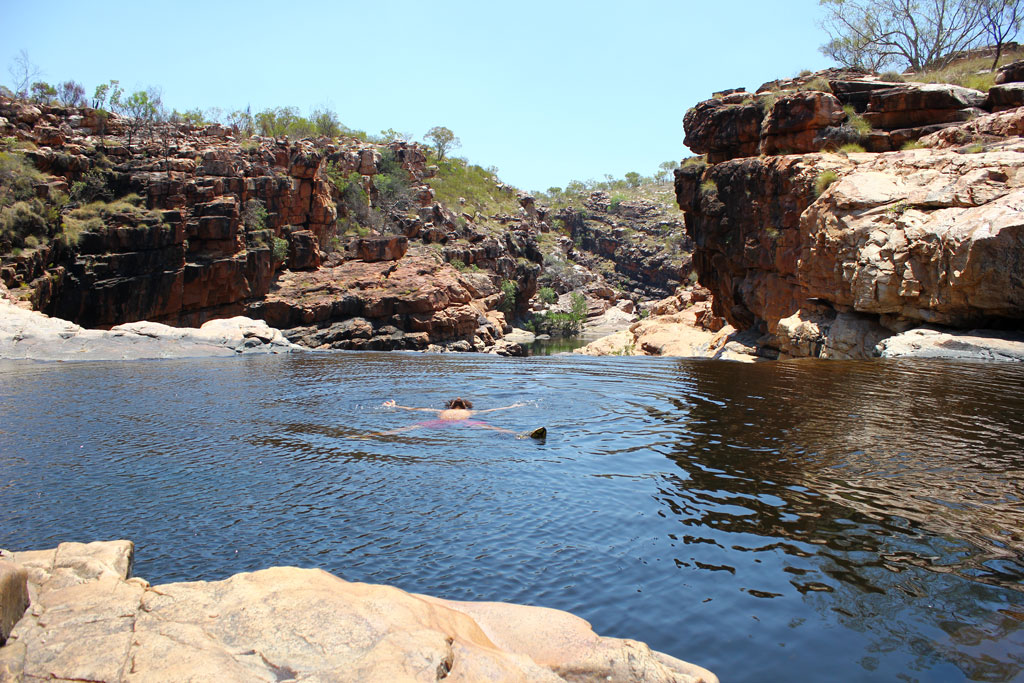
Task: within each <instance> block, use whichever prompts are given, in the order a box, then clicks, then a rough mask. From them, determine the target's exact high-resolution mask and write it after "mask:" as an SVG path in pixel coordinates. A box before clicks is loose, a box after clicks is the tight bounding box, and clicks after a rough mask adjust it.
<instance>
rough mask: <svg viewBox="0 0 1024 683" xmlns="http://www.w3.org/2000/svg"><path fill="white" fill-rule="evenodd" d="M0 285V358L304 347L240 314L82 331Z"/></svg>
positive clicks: (157, 355) (134, 356)
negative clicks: (17, 300) (18, 300)
mask: <svg viewBox="0 0 1024 683" xmlns="http://www.w3.org/2000/svg"><path fill="white" fill-rule="evenodd" d="M3 294H4V291H3V288H2V286H0V359H6V360H42V361H98V360H149V359H167V358H197V357H207V356H236V355H239V354H253V353H291V352H293V351H304V350H305V349H304V348H303V347H301V346H297V345H296V344H293V343H291V342H290V341H288V340H287V339H286V338H285V337H284V335H282V334H281V332H279V331H278V330H275V329H273V328H272V327H270V326H269V325H267V323H265V322H264V321H262V320H253V319H251V318H246V317H242V316H238V317H234V318H226V319H222V320H211V321H210V322H208V323H205V324H203V326H202V327H199V328H194V327H171V326H169V325H163V324H161V323H151V322H136V323H126V324H124V325H117V326H115V327H113V328H111V329H110V330H87V329H84V328H82V327H80V326H78V325H76V324H74V323H71V322H68V321H66V320H61V319H59V318H51V317H49V316H47V315H44V314H42V313H39V312H37V311H31V310H27V309H25V308H22V307H20V306H17V305H15V304H14V303H13V302H11V301H9V300H8V299H6V298H5V297H4V296H3Z"/></svg>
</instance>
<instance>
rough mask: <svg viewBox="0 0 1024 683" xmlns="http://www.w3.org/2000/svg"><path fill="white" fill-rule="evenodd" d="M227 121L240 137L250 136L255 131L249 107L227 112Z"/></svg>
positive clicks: (254, 123)
mask: <svg viewBox="0 0 1024 683" xmlns="http://www.w3.org/2000/svg"><path fill="white" fill-rule="evenodd" d="M228 123H229V124H230V125H231V127H232V128H234V130H235V132H236V133H237V134H238V135H241V136H242V137H246V138H249V137H252V135H253V133H255V132H256V122H255V121H253V118H252V113H251V111H250V109H249V107H246V108H245V109H244V110H242V109H236V110H235V111H233V112H231V113H230V114H228Z"/></svg>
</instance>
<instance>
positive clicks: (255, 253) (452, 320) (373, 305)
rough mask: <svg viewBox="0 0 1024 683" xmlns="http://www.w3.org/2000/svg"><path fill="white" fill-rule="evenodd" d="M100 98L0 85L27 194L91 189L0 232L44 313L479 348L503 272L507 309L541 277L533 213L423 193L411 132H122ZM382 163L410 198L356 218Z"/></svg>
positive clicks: (20, 285)
mask: <svg viewBox="0 0 1024 683" xmlns="http://www.w3.org/2000/svg"><path fill="white" fill-rule="evenodd" d="M101 114H102V113H101V112H97V111H96V110H92V109H87V108H65V107H56V106H36V105H32V104H29V103H27V102H25V101H21V100H11V99H7V98H0V136H2V137H3V138H4V139H5V141H7V143H8V147H9V148H11V149H13V148H15V146H16V149H17V150H18V152H16V153H15V152H13V151H7V152H4V154H5V155H6V159H5V160H7V161H9V160H10V158H11V157H12V156H14V155H15V154H17V155H22V156H23V157H24V158H25V159H28V160H29V161H30V162H31V164H32V166H34V167H35V168H36V169H38V170H39V171H41V172H42V173H43V176H42V180H36V181H34V186H33V191H34V193H35V194H36V196H37V198H39V199H40V200H41V201H48V202H52V201H56V200H55V198H57V197H61V198H62V199H61V200H60V201H61V202H66V201H67V193H68V192H69V191H72V195H75V194H76V193H79V194H82V192H83V191H82V188H83V186H84V187H85V190H86V192H88V191H89V190H92V191H94V192H95V193H96V195H97V196H95V197H94V196H91V195H89V194H86V195H85V198H84V199H81V200H80V201H78V202H77V205H79V206H78V208H77V209H72V210H70V211H69V210H68V208H63V209H59V206H58V207H56V208H52V207H53V205H52V204H49V205H48V206H50V207H51V208H52V210H53V211H54V212H56V211H57V210H58V209H59V210H60V211H61V213H60V215H59V216H57V217H56V218H54V219H52V221H51V222H52V223H55V224H57V225H61V222H62V221H63V224H62V227H63V228H64V232H63V233H62V234H57V235H54V233H60V230H59V229H56V228H55V227H53V226H52V225H51V227H50V228H49V233H50V235H51V236H52V237H54V238H53V239H46V236H45V235H44V236H43V239H42V240H38V239H35V238H29V239H28V240H27V241H22V240H20V239H18V238H17V237H15V238H14V239H18V243H12V242H11V241H10V238H8V241H7V243H6V244H0V279H2V281H3V282H4V283H5V284H6V285H7V286H8V287H9V288H10V289H11V290H12V292H14V293H15V294H17V295H19V296H20V297H21V298H23V299H25V300H26V301H30V302H31V304H32V305H33V307H35V308H37V309H39V310H42V311H44V312H46V313H49V314H51V315H54V316H57V317H60V318H64V319H67V320H71V321H74V322H76V323H79V324H81V325H84V326H87V327H110V326H113V325H117V324H120V323H125V322H132V321H137V320H150V321H159V322H165V323H170V324H174V325H198V324H201V323H203V322H205V321H207V320H210V319H214V318H223V317H229V316H234V315H247V316H251V317H256V318H263V319H265V320H266V321H267V322H269V323H270V324H271V325H273V326H275V327H279V328H283V329H289V337H290V338H292V339H294V340H298V341H300V342H301V343H305V344H308V345H313V346H321V347H330V348H375V349H396V348H398V349H423V348H427V347H428V346H430V345H432V344H461V346H460V347H459V348H464V349H465V350H469V349H475V350H482V349H483V348H485V347H486V346H488V345H490V344H492V343H493V342H494V340H495V339H497V338H500V337H501V335H502V331H503V330H504V329H505V328H506V327H507V323H506V321H505V319H504V316H503V314H502V313H501V312H500V311H499V310H498V308H499V307H500V306H502V305H503V304H504V296H503V295H502V293H501V290H500V287H499V284H500V282H501V281H502V280H506V279H509V280H513V281H515V282H516V283H517V296H516V301H515V302H510V303H509V305H508V306H506V310H510V311H512V312H514V311H516V310H522V309H525V306H526V302H527V301H528V300H529V298H530V297H531V296H532V295H533V294H534V292H535V291H536V279H537V274H538V272H539V270H540V265H539V264H540V262H541V260H542V255H541V254H540V251H539V250H538V248H537V244H536V235H537V233H538V231H539V230H540V229H541V228H542V227H545V224H544V223H543V216H542V215H538V212H537V211H536V210H535V209H534V210H533V211H530V212H527V211H526V210H525V209H522V210H521V211H520V212H518V213H515V214H514V215H502V216H495V217H490V216H488V217H481V216H479V215H476V216H471V215H458V214H456V213H455V212H453V211H451V210H450V209H449V208H447V207H446V206H444V205H441V204H439V203H437V202H436V201H435V200H434V196H433V192H432V191H431V189H430V187H429V186H428V184H427V180H428V179H429V178H430V177H431V176H432V174H433V173H434V172H436V169H434V168H430V167H428V166H427V165H426V157H425V155H424V154H423V151H422V150H421V149H420V148H419V146H418V145H416V144H411V143H404V142H393V143H390V144H374V143H367V142H363V141H360V140H358V139H355V138H341V139H335V140H329V139H320V140H303V141H288V140H284V139H281V140H275V139H272V138H259V137H252V138H249V139H242V138H241V137H236V136H235V135H234V134H233V131H231V130H229V129H226V128H224V127H221V126H217V125H213V126H207V127H203V128H196V127H193V126H189V125H187V124H164V125H162V126H160V127H157V128H156V129H154V130H151V131H150V132H149V135H148V136H143V135H142V134H141V133H138V132H137V133H136V139H135V142H134V144H133V145H131V146H129V144H127V138H126V131H127V126H128V122H127V121H126V120H124V119H120V118H118V117H117V116H116V115H113V114H107V115H105V116H103V115H101ZM398 169H400V170H398ZM384 172H390V173H391V174H392V175H395V174H399V173H400V174H402V175H403V178H402V181H403V184H404V185H408V191H409V192H410V193H411V195H412V196H411V201H410V205H407V206H402V207H399V208H392V209H389V214H388V215H387V217H386V218H387V220H388V222H389V225H387V226H386V227H381V226H377V228H378V229H373V228H368V227H364V226H363V225H362V224H361V222H363V219H365V218H366V216H367V215H368V214H367V210H368V209H369V207H371V206H373V205H374V204H376V203H377V202H378V200H379V199H380V197H381V195H382V193H383V190H382V189H379V188H378V186H377V183H376V182H375V181H376V180H377V179H378V178H380V177H381V175H382V174H383V173H384ZM381 185H382V186H383V183H381ZM346 191H350V196H356V197H357V200H356V201H355V203H353V202H352V201H349V202H347V203H346V202H345V201H344V197H343V195H344V193H345V192H346ZM509 191H511V190H509ZM93 199H102V200H104V201H99V202H92V200H93ZM254 201H255V202H257V203H258V205H259V207H261V208H262V209H263V215H262V216H259V217H257V219H256V220H252V216H251V215H247V212H250V211H251V210H252V209H251V207H252V203H253V202H254ZM513 201H514V195H513ZM91 202H92V203H91ZM359 202H362V203H363V204H364V205H365V206H363V207H360V206H359V205H358V204H359ZM65 206H71V207H74V206H76V203H75V201H74V200H72V203H71V204H69V205H65ZM90 211H91V213H89V212H90ZM83 212H85V213H83ZM76 215H81V220H77V221H76V219H75V218H74V217H75V216H76ZM75 223H77V224H78V225H77V228H76V229H75V230H74V232H72V230H71V227H69V226H71V225H73V224H75ZM495 226H497V227H495ZM57 237H60V239H57ZM0 241H2V240H0ZM456 259H457V260H459V261H461V262H462V263H463V264H465V265H466V266H472V272H459V270H457V269H456V268H453V267H452V266H451V265H449V264H448V262H449V261H455V260H456Z"/></svg>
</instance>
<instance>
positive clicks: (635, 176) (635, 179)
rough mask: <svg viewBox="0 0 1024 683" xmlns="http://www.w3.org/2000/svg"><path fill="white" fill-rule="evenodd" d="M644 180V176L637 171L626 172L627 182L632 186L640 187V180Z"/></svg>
mask: <svg viewBox="0 0 1024 683" xmlns="http://www.w3.org/2000/svg"><path fill="white" fill-rule="evenodd" d="M642 180H643V176H641V175H640V174H639V173H637V172H636V171H630V172H629V173H627V174H626V184H627V185H629V186H630V187H632V188H637V187H640V182H641V181H642Z"/></svg>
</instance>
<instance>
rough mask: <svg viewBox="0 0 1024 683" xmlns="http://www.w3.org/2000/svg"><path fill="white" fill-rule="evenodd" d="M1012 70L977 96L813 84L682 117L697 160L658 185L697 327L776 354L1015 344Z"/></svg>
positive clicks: (1023, 285) (1018, 243)
mask: <svg viewBox="0 0 1024 683" xmlns="http://www.w3.org/2000/svg"><path fill="white" fill-rule="evenodd" d="M1016 71H1019V69H1016V67H1014V68H1008V69H1007V70H1006V72H1005V74H1004V75H1003V76H1001V80H1003V81H1005V82H1004V83H1002V84H1000V85H997V86H995V87H994V88H992V90H991V91H989V93H988V94H986V93H982V92H978V91H972V90H968V89H967V88H961V87H958V86H953V85H936V84H919V83H892V82H885V81H883V80H881V79H880V78H879V77H877V76H873V75H870V74H863V73H851V72H837V71H830V72H824V73H818V74H812V75H810V76H807V77H805V78H802V79H795V80H793V81H790V82H784V83H780V82H775V83H771V84H766V86H763V87H762V88H761V89H760V90H759V91H758V92H757V93H746V92H742V91H741V92H730V93H723V94H719V96H717V97H716V98H714V99H711V100H708V101H706V102H702V103H700V104H698V105H697V106H696V107H695V108H694V109H692V110H690V112H688V113H687V115H686V118H685V120H684V127H685V130H686V144H687V145H688V146H689V147H690V148H691V149H693V150H694V151H695V152H698V153H700V154H704V155H706V158H705V159H692V160H687V161H685V162H684V164H683V166H682V167H681V168H680V169H679V170H678V171H677V172H676V196H677V201H678V203H679V206H680V208H681V209H682V210H683V211H684V212H685V215H686V226H687V231H688V233H689V234H690V236H691V237H692V238H693V240H694V244H695V251H694V255H693V262H694V267H695V269H696V270H697V273H698V275H699V278H700V282H701V284H703V285H704V286H706V287H708V288H709V289H710V290H711V292H712V293H713V296H714V311H715V313H717V314H718V315H721V316H723V317H724V318H725V319H726V320H728V322H729V323H730V324H732V325H734V326H735V327H737V328H739V329H741V330H755V331H757V332H759V333H761V335H762V337H761V344H762V345H763V346H764V347H765V348H766V350H767V352H768V353H769V354H780V355H781V356H783V357H789V356H792V357H806V356H812V357H823V358H864V357H871V356H876V355H890V354H895V353H906V352H907V349H906V348H902V347H901V344H903V343H904V342H905V341H906V335H914V334H917V335H918V336H920V334H921V332H920V331H917V332H911V331H912V330H914V329H915V328H922V326H924V327H926V328H928V332H929V333H932V332H934V333H935V334H939V333H941V332H944V331H945V332H954V333H956V332H958V331H969V330H978V329H988V330H990V331H988V332H978V333H977V334H975V335H973V336H974V337H975V338H976V337H979V336H980V337H1006V338H1010V339H1013V340H1017V339H1020V338H1021V337H1020V332H1021V331H1022V330H1024V189H1022V186H1024V174H1022V172H1021V171H1022V164H1024V154H1022V152H1024V139H1022V138H1021V135H1022V134H1024V109H1022V108H1019V105H1021V104H1024V99H1022V98H1024V84H1021V83H1015V82H1009V80H1008V79H1011V78H1015V76H1014V74H1015V73H1016ZM826 81H827V83H826ZM823 90H829V91H830V92H824V91H823ZM863 121H868V122H870V124H871V126H870V128H869V127H867V126H865V125H864V124H863ZM855 141H856V142H859V144H860V145H862V147H863V149H858V148H856V147H843V145H847V144H849V143H851V142H855ZM908 143H909V144H908ZM867 150H870V151H867ZM901 335H903V336H901ZM955 337H956V335H955V334H954V336H952V337H950V336H949V335H948V334H947V335H946V337H942V339H941V340H939V342H940V343H942V344H946V345H947V346H948V347H949V349H948V350H955V348H954V347H956V345H957V344H960V343H961V342H958V341H956V338H955ZM911 355H913V354H911ZM926 355H945V354H944V352H943V351H942V349H937V350H936V349H932V351H930V352H927V353H926Z"/></svg>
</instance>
